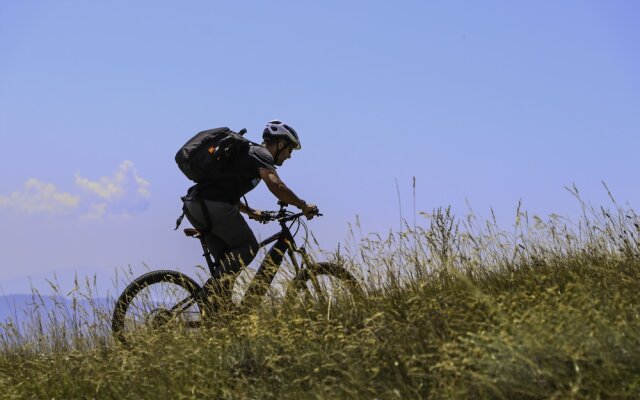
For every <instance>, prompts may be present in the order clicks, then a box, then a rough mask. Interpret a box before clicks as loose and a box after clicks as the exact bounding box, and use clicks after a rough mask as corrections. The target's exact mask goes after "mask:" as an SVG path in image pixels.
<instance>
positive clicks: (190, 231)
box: [184, 228, 202, 238]
mask: <svg viewBox="0 0 640 400" xmlns="http://www.w3.org/2000/svg"><path fill="white" fill-rule="evenodd" d="M184 234H185V235H187V236H189V237H195V238H197V237H200V236H202V232H200V231H199V230H197V229H193V228H187V229H185V230H184Z"/></svg>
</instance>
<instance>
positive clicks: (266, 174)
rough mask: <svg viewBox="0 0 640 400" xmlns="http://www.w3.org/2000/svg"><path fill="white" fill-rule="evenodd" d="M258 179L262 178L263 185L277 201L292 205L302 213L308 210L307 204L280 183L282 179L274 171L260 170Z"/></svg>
mask: <svg viewBox="0 0 640 400" xmlns="http://www.w3.org/2000/svg"><path fill="white" fill-rule="evenodd" d="M260 178H262V180H263V181H264V183H266V184H267V187H268V188H269V190H270V191H271V193H273V195H274V196H276V197H277V198H278V200H280V201H284V202H285V203H287V204H291V205H294V206H296V207H298V208H299V209H301V210H303V211H305V209H306V208H308V205H307V203H306V202H305V201H304V200H302V199H301V198H300V197H298V196H296V194H295V193H293V191H292V190H291V189H289V188H288V187H287V185H285V184H284V182H282V179H280V177H279V176H278V173H277V172H276V171H274V170H272V169H267V168H260Z"/></svg>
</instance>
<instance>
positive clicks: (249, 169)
mask: <svg viewBox="0 0 640 400" xmlns="http://www.w3.org/2000/svg"><path fill="white" fill-rule="evenodd" d="M261 168H266V169H271V170H275V169H276V167H275V165H274V161H273V156H272V155H271V153H269V151H268V150H267V149H266V148H264V147H263V146H260V145H251V146H250V147H249V150H248V151H247V152H246V153H242V154H238V156H237V157H236V158H235V160H233V162H232V163H231V164H230V165H229V166H228V167H227V173H229V174H230V175H229V176H224V177H221V178H219V179H217V180H215V181H212V182H201V183H198V184H196V185H195V186H193V187H192V188H191V189H189V193H193V194H194V195H195V196H196V197H198V198H201V199H204V200H212V201H223V202H226V203H231V204H236V203H237V202H239V201H240V199H241V198H242V196H244V195H245V194H247V193H248V192H250V191H251V190H252V189H253V188H255V187H256V186H258V183H260V171H259V170H260V169H261Z"/></svg>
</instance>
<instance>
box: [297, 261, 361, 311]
mask: <svg viewBox="0 0 640 400" xmlns="http://www.w3.org/2000/svg"><path fill="white" fill-rule="evenodd" d="M362 295H363V292H362V288H361V287H360V285H359V284H358V281H357V280H356V278H355V277H354V276H353V274H352V273H351V272H349V271H348V270H346V269H345V268H344V267H343V266H342V265H339V264H335V263H330V262H320V263H315V264H310V265H307V267H306V268H303V269H300V270H299V271H298V272H297V274H296V276H295V277H294V278H293V280H292V281H291V283H290V285H289V287H288V289H287V298H288V299H290V300H291V299H294V300H296V299H297V300H299V301H304V302H308V301H313V302H323V303H327V302H330V303H336V302H339V301H348V302H352V301H353V300H354V299H356V298H358V297H361V296H362Z"/></svg>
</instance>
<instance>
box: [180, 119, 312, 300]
mask: <svg viewBox="0 0 640 400" xmlns="http://www.w3.org/2000/svg"><path fill="white" fill-rule="evenodd" d="M262 138H263V143H262V145H254V144H252V145H251V146H250V147H249V148H248V151H246V152H244V153H241V154H238V155H237V156H236V158H235V159H234V160H233V161H232V163H231V165H230V166H229V167H228V172H229V174H228V175H225V176H224V177H221V178H218V179H216V180H215V181H209V182H201V183H197V184H196V185H194V186H192V187H191V188H189V191H188V193H187V196H185V198H184V209H185V214H186V217H187V218H188V220H189V221H190V222H191V224H192V225H193V226H194V227H195V228H196V229H198V230H200V231H202V232H203V233H205V232H206V234H205V240H206V243H207V247H208V248H209V251H210V252H211V254H212V255H213V257H214V258H215V260H216V263H217V268H216V271H215V274H216V275H218V276H213V277H212V278H213V279H210V280H209V281H207V284H205V287H208V288H211V289H213V290H214V293H215V294H216V295H219V296H221V297H222V298H225V297H228V296H230V295H231V288H232V286H233V282H234V280H235V277H236V276H237V274H238V273H239V272H240V269H241V268H242V267H243V266H246V265H249V263H250V262H251V261H252V260H253V258H254V257H255V255H256V252H257V250H258V242H257V240H256V237H255V235H254V234H253V231H252V230H251V229H250V228H249V225H248V224H247V222H246V221H245V219H244V218H243V217H242V216H241V215H240V213H241V212H242V213H245V214H247V215H248V217H249V218H250V219H254V220H258V221H260V220H261V214H262V212H261V211H260V210H257V209H254V208H251V207H249V206H248V204H243V203H242V202H241V201H240V199H241V198H242V197H244V195H245V194H246V193H248V192H249V191H251V190H253V189H254V188H255V187H256V186H257V185H258V183H260V181H261V180H263V181H264V182H265V183H266V185H267V188H269V190H270V191H271V193H273V194H274V195H275V196H276V197H277V198H278V199H279V200H281V201H283V202H285V203H287V204H291V205H294V206H296V207H298V208H299V209H300V210H302V212H303V213H304V214H305V216H306V217H307V218H310V217H312V216H313V215H314V214H316V213H317V207H316V206H315V205H313V204H308V203H307V202H305V201H304V200H302V199H301V198H300V197H298V196H297V195H296V194H295V193H294V192H293V191H292V190H291V189H289V187H288V186H287V185H285V184H284V182H283V181H282V180H281V179H280V177H279V176H278V173H277V172H276V167H277V166H281V165H282V164H283V163H284V162H285V161H286V160H287V159H289V158H291V153H292V152H293V150H299V149H300V148H301V145H300V139H299V137H298V134H297V132H296V131H295V130H294V129H293V128H292V127H291V126H289V125H287V124H286V123H284V122H282V121H279V120H274V121H270V122H268V123H267V125H266V127H265V129H264V131H263V134H262ZM216 282H220V283H221V286H218V285H217V284H216Z"/></svg>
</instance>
